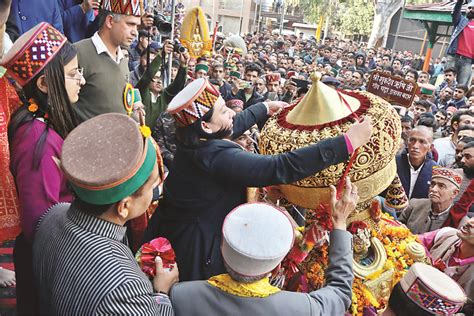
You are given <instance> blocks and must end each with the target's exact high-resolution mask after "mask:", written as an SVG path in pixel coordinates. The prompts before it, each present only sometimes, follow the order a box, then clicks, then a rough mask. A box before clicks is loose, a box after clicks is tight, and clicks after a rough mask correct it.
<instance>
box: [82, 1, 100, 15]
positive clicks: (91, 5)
mask: <svg viewBox="0 0 474 316" xmlns="http://www.w3.org/2000/svg"><path fill="white" fill-rule="evenodd" d="M81 8H82V11H83V12H84V13H87V12H88V11H89V10H98V9H99V8H100V1H97V0H83V1H82V3H81Z"/></svg>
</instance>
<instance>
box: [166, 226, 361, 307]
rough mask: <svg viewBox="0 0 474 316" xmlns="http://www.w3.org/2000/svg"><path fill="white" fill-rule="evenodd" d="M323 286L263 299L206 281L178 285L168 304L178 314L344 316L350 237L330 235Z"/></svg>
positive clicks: (349, 277) (336, 232) (348, 286)
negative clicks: (219, 287)
mask: <svg viewBox="0 0 474 316" xmlns="http://www.w3.org/2000/svg"><path fill="white" fill-rule="evenodd" d="M330 240H331V244H330V246H329V266H328V268H327V270H326V286H325V287H323V288H321V289H320V290H317V291H314V292H311V293H295V292H287V291H281V292H278V293H276V294H273V295H270V296H268V297H265V298H255V297H239V296H235V295H232V294H228V293H226V292H223V291H221V290H219V289H217V288H215V287H213V286H211V285H210V284H209V283H207V281H192V282H183V283H178V284H176V285H175V286H173V288H172V289H171V294H170V297H171V303H172V304H173V308H174V312H175V314H176V315H177V316H181V315H186V316H189V315H195V316H198V315H202V316H213V315H215V316H218V315H219V316H220V315H226V316H229V315H242V316H247V315H252V316H255V315H262V316H263V315H265V316H266V315H272V316H279V315H281V316H292V315H293V316H296V315H298V316H317V315H334V316H336V315H344V312H345V311H346V310H347V309H348V308H349V306H350V303H351V295H352V294H351V293H352V281H353V279H354V274H353V272H352V242H351V241H352V235H351V234H350V233H348V232H347V231H342V230H337V229H335V230H334V231H332V232H331V235H330Z"/></svg>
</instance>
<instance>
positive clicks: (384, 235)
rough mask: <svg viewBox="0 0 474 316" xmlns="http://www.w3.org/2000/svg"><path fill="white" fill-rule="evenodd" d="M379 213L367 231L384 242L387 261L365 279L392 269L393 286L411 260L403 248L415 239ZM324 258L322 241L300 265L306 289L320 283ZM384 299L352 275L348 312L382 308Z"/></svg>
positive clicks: (408, 231) (357, 313)
mask: <svg viewBox="0 0 474 316" xmlns="http://www.w3.org/2000/svg"><path fill="white" fill-rule="evenodd" d="M381 216H382V218H381V219H382V220H381V221H380V222H379V223H378V224H377V225H378V227H377V228H378V229H375V228H376V227H371V234H372V237H375V238H378V239H379V240H381V241H382V243H383V244H384V248H385V251H386V252H387V262H386V263H385V265H384V267H383V268H382V269H381V270H379V271H375V272H374V273H373V274H372V275H370V276H369V277H368V279H370V280H375V279H377V278H378V277H380V275H381V274H382V273H384V272H385V271H388V270H390V269H393V270H394V275H393V282H392V286H394V285H395V284H396V283H397V282H398V281H400V279H401V278H402V277H403V275H404V274H405V273H406V270H407V269H408V268H409V267H410V266H411V265H412V264H413V263H414V262H413V259H411V258H410V257H409V255H408V254H407V253H406V252H405V249H406V247H407V245H408V244H409V243H410V242H415V241H418V239H417V237H416V235H413V234H412V233H411V232H410V230H409V229H407V228H406V227H404V226H393V218H391V217H390V216H388V215H386V214H383V215H381ZM328 261H329V257H328V243H324V244H323V245H322V246H321V247H318V248H314V249H313V250H312V251H311V253H310V255H309V256H308V257H307V258H306V260H305V261H304V262H303V263H302V264H301V265H300V268H301V271H303V273H304V274H305V276H306V278H307V282H308V285H309V290H311V291H313V290H317V289H320V288H322V287H323V286H324V282H325V275H324V271H325V270H326V269H327V266H328ZM386 303H387V302H386V300H380V301H377V299H376V298H375V297H374V296H373V295H372V293H371V292H370V291H369V289H368V288H367V287H366V286H365V285H364V283H363V282H362V280H361V279H358V278H355V279H354V283H353V287H352V305H351V307H350V310H349V311H350V313H351V314H352V315H362V314H363V311H364V309H365V308H368V307H375V308H377V309H382V308H385V305H386Z"/></svg>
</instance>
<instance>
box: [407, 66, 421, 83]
mask: <svg viewBox="0 0 474 316" xmlns="http://www.w3.org/2000/svg"><path fill="white" fill-rule="evenodd" d="M406 73H407V74H408V73H411V74H413V75H415V81H416V80H418V71H416V70H415V69H413V68H410V69H408V70H407V72H406ZM405 75H406V74H405Z"/></svg>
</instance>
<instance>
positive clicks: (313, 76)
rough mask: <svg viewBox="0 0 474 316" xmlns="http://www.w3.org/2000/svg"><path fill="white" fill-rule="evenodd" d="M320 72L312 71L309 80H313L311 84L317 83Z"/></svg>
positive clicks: (319, 78)
mask: <svg viewBox="0 0 474 316" xmlns="http://www.w3.org/2000/svg"><path fill="white" fill-rule="evenodd" d="M322 76H323V75H322V74H321V73H320V72H319V71H315V72H312V73H311V75H310V78H311V81H312V82H313V85H315V84H317V83H318V81H319V80H321V78H322Z"/></svg>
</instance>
